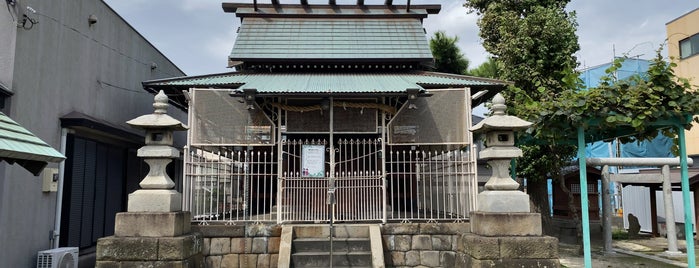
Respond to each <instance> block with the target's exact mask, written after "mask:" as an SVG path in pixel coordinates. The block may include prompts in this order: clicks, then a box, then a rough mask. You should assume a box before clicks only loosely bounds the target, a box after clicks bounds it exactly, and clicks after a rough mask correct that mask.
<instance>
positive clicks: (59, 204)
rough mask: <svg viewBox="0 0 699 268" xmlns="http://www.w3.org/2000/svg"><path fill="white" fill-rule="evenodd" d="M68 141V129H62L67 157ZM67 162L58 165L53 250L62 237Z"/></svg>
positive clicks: (64, 150) (63, 144) (62, 146)
mask: <svg viewBox="0 0 699 268" xmlns="http://www.w3.org/2000/svg"><path fill="white" fill-rule="evenodd" d="M67 141H68V129H67V128H61V154H62V155H66V143H67ZM65 163H66V161H65V160H63V161H61V163H59V164H58V190H57V191H56V216H55V217H54V223H53V226H54V227H53V235H52V236H51V239H52V240H53V248H58V246H59V241H60V237H61V213H62V209H63V183H64V181H65V180H64V177H65V170H66V164H65Z"/></svg>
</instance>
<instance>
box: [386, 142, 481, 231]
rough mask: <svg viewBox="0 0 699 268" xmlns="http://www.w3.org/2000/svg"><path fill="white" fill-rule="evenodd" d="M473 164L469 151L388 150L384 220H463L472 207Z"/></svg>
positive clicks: (473, 191) (473, 188) (475, 183)
mask: <svg viewBox="0 0 699 268" xmlns="http://www.w3.org/2000/svg"><path fill="white" fill-rule="evenodd" d="M475 165H476V163H475V161H474V160H473V158H472V155H471V153H470V152H469V151H462V150H453V151H422V150H396V151H394V150H391V151H389V152H388V155H387V160H386V168H387V172H386V179H387V182H388V205H389V207H390V210H389V211H390V213H388V220H401V221H413V220H427V221H438V220H454V221H459V220H463V219H466V218H467V217H468V215H469V212H470V211H471V210H472V209H474V207H475V196H476V194H477V187H478V183H477V178H476V166H475Z"/></svg>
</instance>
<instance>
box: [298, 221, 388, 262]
mask: <svg viewBox="0 0 699 268" xmlns="http://www.w3.org/2000/svg"><path fill="white" fill-rule="evenodd" d="M369 229H370V227H369V226H367V225H336V226H334V231H333V233H334V238H333V242H332V247H333V254H332V266H333V267H373V266H374V265H373V262H374V261H375V260H374V259H373V258H372V240H371V238H370V231H369ZM329 235H330V229H329V227H328V226H327V225H301V226H294V227H293V239H290V240H291V243H290V244H291V249H290V256H289V262H290V263H289V267H330V263H331V261H330V237H329ZM379 236H380V235H379ZM379 243H380V240H379ZM382 253H383V252H380V253H379V254H382ZM374 254H376V253H374ZM381 257H383V256H381ZM381 260H383V258H381Z"/></svg>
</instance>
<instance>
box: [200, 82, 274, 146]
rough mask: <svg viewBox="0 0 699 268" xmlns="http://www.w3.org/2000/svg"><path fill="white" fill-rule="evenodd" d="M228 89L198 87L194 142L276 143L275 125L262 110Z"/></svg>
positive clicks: (229, 143)
mask: <svg viewBox="0 0 699 268" xmlns="http://www.w3.org/2000/svg"><path fill="white" fill-rule="evenodd" d="M228 93H229V91H228V90H216V89H194V90H193V94H192V101H193V105H192V106H191V108H190V112H191V113H192V122H190V126H191V128H192V129H191V138H192V145H273V144H274V141H275V137H274V133H275V132H274V124H273V123H272V121H271V120H269V118H268V117H267V116H266V115H265V114H264V113H263V112H262V110H261V109H259V108H258V107H255V109H248V105H247V104H246V103H244V102H241V99H239V98H234V97H231V96H229V95H228Z"/></svg>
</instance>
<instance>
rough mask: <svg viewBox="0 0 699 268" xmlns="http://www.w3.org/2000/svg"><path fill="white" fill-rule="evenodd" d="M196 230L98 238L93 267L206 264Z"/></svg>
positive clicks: (188, 265)
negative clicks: (162, 235)
mask: <svg viewBox="0 0 699 268" xmlns="http://www.w3.org/2000/svg"><path fill="white" fill-rule="evenodd" d="M202 241H203V238H202V236H201V234H199V233H191V234H186V235H182V236H176V237H117V236H109V237H103V238H100V239H99V240H97V256H96V257H97V262H96V266H95V267H104V268H106V267H183V268H184V267H191V268H199V267H205V264H204V257H203V255H202V244H203V242H202Z"/></svg>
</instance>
